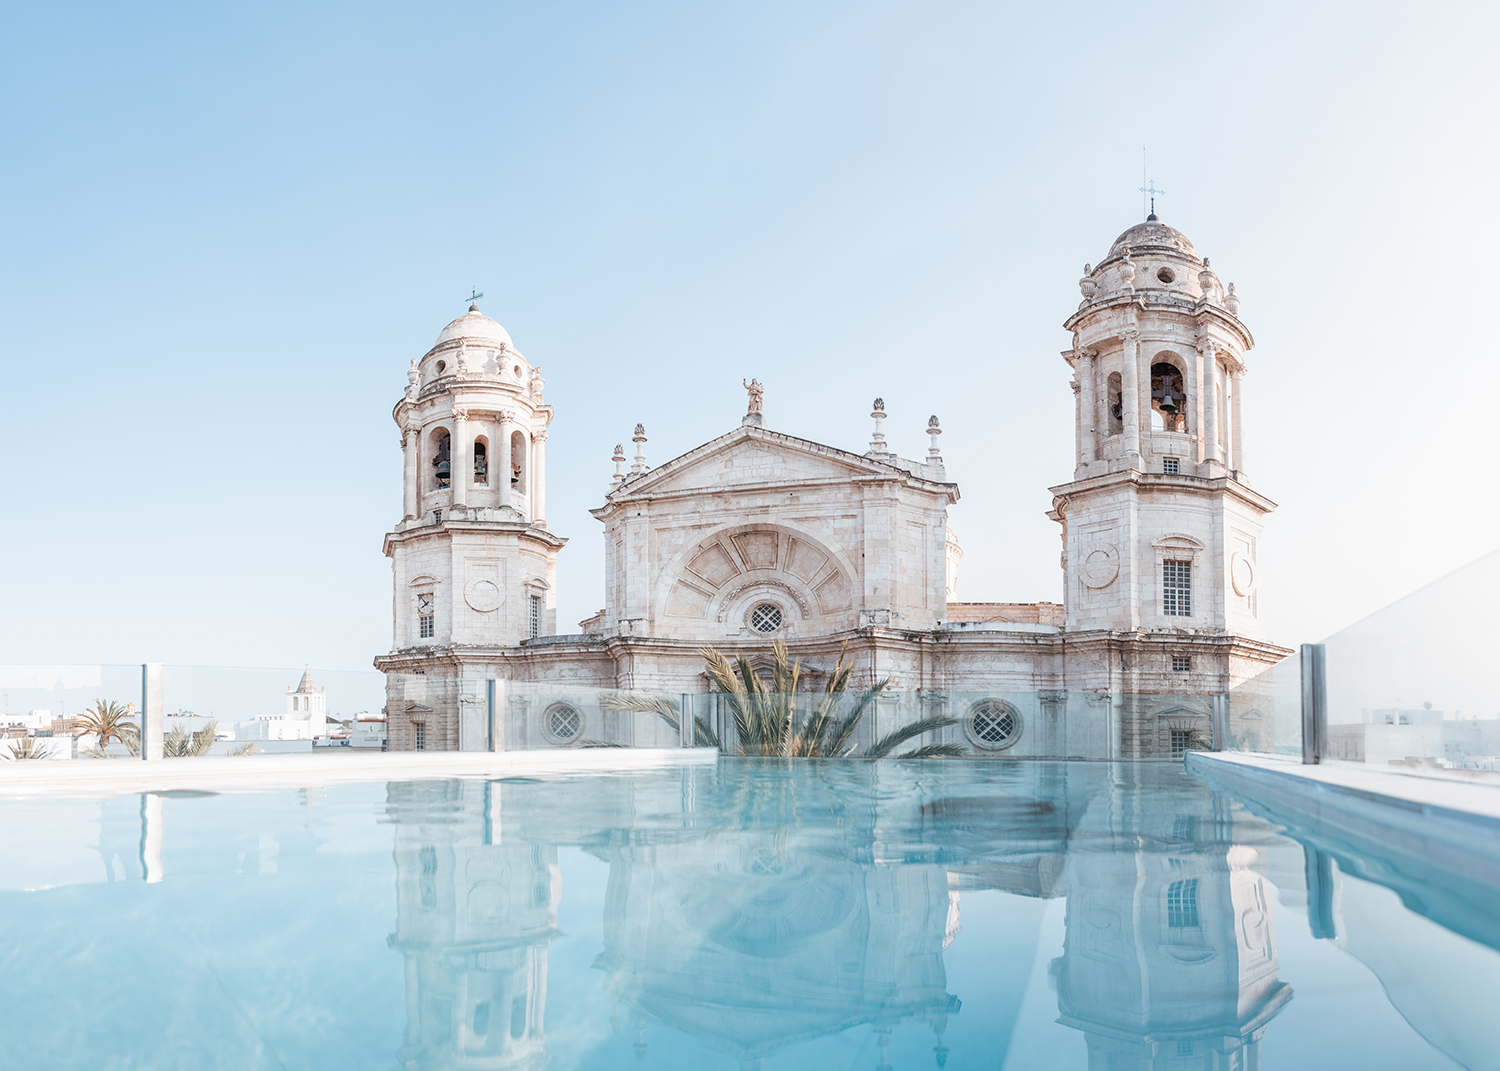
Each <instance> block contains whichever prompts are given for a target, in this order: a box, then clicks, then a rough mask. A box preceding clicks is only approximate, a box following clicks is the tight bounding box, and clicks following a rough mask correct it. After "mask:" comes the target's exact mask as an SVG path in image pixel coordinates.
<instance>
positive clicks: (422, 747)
mask: <svg viewBox="0 0 1500 1071" xmlns="http://www.w3.org/2000/svg"><path fill="white" fill-rule="evenodd" d="M412 728H413V729H414V730H416V734H417V745H416V747H417V750H418V751H426V750H427V723H426V722H425V721H418V722H413V723H412Z"/></svg>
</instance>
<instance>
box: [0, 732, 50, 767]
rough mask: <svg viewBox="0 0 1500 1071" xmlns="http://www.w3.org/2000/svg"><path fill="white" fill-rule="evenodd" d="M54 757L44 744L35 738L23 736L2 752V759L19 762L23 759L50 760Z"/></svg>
mask: <svg viewBox="0 0 1500 1071" xmlns="http://www.w3.org/2000/svg"><path fill="white" fill-rule="evenodd" d="M51 757H52V756H51V754H49V753H48V751H47V748H46V746H45V745H43V744H42V742H41V741H40V740H39V739H37V738H36V737H34V736H23V737H21V739H19V740H12V741H11V743H10V747H8V748H6V749H5V751H0V758H4V759H12V760H14V761H17V762H19V761H20V760H22V759H50V758H51Z"/></svg>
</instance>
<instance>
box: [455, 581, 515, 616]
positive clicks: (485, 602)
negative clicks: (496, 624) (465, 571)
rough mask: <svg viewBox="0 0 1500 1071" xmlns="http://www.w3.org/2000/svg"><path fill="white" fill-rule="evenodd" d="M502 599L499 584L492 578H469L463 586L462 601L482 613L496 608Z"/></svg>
mask: <svg viewBox="0 0 1500 1071" xmlns="http://www.w3.org/2000/svg"><path fill="white" fill-rule="evenodd" d="M504 601H505V600H504V598H503V597H502V596H501V594H500V585H498V584H496V583H495V582H494V581H493V580H470V581H469V582H468V584H466V585H465V586H464V602H466V603H468V604H469V605H470V606H472V607H473V608H474V609H476V610H478V611H479V612H480V613H482V614H487V613H489V612H490V611H491V610H498V609H499V608H500V604H501V603H502V602H504Z"/></svg>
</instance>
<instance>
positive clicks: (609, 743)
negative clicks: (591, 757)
mask: <svg viewBox="0 0 1500 1071" xmlns="http://www.w3.org/2000/svg"><path fill="white" fill-rule="evenodd" d="M577 746H578V747H628V746H629V745H628V744H620V743H616V742H615V741H613V740H593V739H590V738H589V737H584V738H583V739H582V740H580V741H578V744H577Z"/></svg>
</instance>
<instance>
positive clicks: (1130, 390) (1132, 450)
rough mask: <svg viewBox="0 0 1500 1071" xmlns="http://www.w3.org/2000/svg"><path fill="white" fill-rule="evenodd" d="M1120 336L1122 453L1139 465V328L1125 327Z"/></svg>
mask: <svg viewBox="0 0 1500 1071" xmlns="http://www.w3.org/2000/svg"><path fill="white" fill-rule="evenodd" d="M1122 337H1123V338H1124V340H1125V358H1124V359H1125V364H1124V366H1123V367H1122V368H1121V369H1120V394H1121V399H1120V401H1121V403H1122V404H1123V406H1124V409H1123V414H1122V422H1123V423H1124V425H1125V449H1124V451H1123V455H1124V459H1125V461H1126V462H1127V463H1129V464H1130V465H1132V466H1135V467H1139V466H1140V464H1141V389H1140V367H1139V366H1140V352H1141V331H1140V328H1138V327H1127V328H1126V329H1125V331H1124V332H1123V335H1122Z"/></svg>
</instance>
